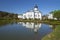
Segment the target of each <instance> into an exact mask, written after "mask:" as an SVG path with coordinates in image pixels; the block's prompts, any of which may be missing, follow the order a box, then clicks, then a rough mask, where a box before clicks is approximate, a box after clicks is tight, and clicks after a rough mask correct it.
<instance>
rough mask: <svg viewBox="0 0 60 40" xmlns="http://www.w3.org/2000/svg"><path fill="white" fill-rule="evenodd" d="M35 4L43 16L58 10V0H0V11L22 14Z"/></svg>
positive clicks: (59, 3)
mask: <svg viewBox="0 0 60 40" xmlns="http://www.w3.org/2000/svg"><path fill="white" fill-rule="evenodd" d="M35 4H37V5H38V8H39V11H41V12H42V14H43V15H45V14H48V13H49V12H51V11H53V10H59V9H60V0H0V11H6V12H10V13H17V14H23V13H24V12H26V11H28V10H30V9H33V8H34V5H35Z"/></svg>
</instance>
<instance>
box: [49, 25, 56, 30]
mask: <svg viewBox="0 0 60 40" xmlns="http://www.w3.org/2000/svg"><path fill="white" fill-rule="evenodd" d="M56 26H57V25H49V27H50V28H52V29H55V28H56Z"/></svg>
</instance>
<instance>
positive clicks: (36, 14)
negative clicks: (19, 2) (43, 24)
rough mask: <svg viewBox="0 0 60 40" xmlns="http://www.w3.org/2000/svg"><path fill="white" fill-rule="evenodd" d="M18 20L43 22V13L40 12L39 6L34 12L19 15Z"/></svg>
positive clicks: (35, 7)
mask: <svg viewBox="0 0 60 40" xmlns="http://www.w3.org/2000/svg"><path fill="white" fill-rule="evenodd" d="M18 18H22V19H40V20H42V13H41V12H40V11H39V10H38V6H37V5H35V6H34V8H33V9H32V10H29V11H27V12H25V13H24V14H22V15H18Z"/></svg>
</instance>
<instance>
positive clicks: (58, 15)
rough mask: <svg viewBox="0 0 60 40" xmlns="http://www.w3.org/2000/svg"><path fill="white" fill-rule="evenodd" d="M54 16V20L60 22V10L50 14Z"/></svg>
mask: <svg viewBox="0 0 60 40" xmlns="http://www.w3.org/2000/svg"><path fill="white" fill-rule="evenodd" d="M50 13H52V14H53V17H54V18H57V19H58V20H60V10H54V11H52V12H50Z"/></svg>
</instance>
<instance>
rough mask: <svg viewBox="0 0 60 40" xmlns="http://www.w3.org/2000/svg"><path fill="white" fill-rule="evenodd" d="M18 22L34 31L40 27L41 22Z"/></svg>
mask: <svg viewBox="0 0 60 40" xmlns="http://www.w3.org/2000/svg"><path fill="white" fill-rule="evenodd" d="M18 24H22V25H23V26H24V27H26V28H29V29H31V30H34V32H37V31H38V30H39V28H41V23H32V22H31V23H29V22H26V23H24V22H19V23H18Z"/></svg>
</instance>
